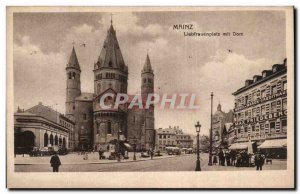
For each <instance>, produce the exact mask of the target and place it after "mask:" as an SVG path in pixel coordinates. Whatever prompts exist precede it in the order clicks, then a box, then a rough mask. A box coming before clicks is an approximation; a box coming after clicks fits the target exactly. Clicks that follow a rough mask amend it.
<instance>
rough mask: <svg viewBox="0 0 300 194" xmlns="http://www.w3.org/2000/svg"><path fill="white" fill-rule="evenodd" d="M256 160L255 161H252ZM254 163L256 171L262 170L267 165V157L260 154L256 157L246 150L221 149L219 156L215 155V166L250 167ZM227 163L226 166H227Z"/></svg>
mask: <svg viewBox="0 0 300 194" xmlns="http://www.w3.org/2000/svg"><path fill="white" fill-rule="evenodd" d="M253 159H254V161H252V160H253ZM252 162H254V165H255V166H256V170H262V166H263V165H264V163H265V156H264V155H263V154H261V153H260V152H257V153H255V155H253V154H250V153H247V151H246V150H241V151H235V150H223V149H220V151H219V152H218V154H214V155H213V165H217V163H219V165H222V166H236V167H250V166H251V164H252ZM225 163H226V164H225Z"/></svg>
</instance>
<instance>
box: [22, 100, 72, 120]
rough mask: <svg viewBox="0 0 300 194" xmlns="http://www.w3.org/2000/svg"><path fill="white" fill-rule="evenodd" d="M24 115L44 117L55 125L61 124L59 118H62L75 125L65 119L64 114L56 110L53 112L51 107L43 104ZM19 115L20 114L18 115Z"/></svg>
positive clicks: (25, 112)
mask: <svg viewBox="0 0 300 194" xmlns="http://www.w3.org/2000/svg"><path fill="white" fill-rule="evenodd" d="M23 113H24V114H32V115H38V116H41V117H44V118H45V119H47V120H50V121H52V122H55V123H58V124H60V123H59V118H60V117H62V118H63V119H64V120H66V121H68V122H71V123H74V122H73V121H71V120H70V119H68V118H67V117H65V116H64V115H63V114H61V113H59V112H57V111H56V110H53V109H52V108H50V107H49V106H45V105H43V104H42V103H41V102H39V104H38V105H35V106H33V107H31V108H29V109H27V110H25V111H24V112H23ZM18 114H19V113H18Z"/></svg>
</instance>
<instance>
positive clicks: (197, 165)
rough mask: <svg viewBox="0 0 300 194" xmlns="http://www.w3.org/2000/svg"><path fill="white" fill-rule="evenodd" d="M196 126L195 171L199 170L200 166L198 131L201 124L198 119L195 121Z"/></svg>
mask: <svg viewBox="0 0 300 194" xmlns="http://www.w3.org/2000/svg"><path fill="white" fill-rule="evenodd" d="M195 127H196V132H197V161H196V170H195V171H201V167H200V156H199V155H200V154H199V152H200V150H199V144H200V142H199V133H200V128H201V125H200V123H199V121H198V122H197V124H196V125H195Z"/></svg>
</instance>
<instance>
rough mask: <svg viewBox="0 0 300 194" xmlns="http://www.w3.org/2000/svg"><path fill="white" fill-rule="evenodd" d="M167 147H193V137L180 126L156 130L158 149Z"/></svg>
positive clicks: (162, 149)
mask: <svg viewBox="0 0 300 194" xmlns="http://www.w3.org/2000/svg"><path fill="white" fill-rule="evenodd" d="M166 147H178V148H192V147H193V138H192V137H191V135H188V134H185V133H184V132H183V130H182V129H179V126H175V127H173V128H172V127H171V126H169V128H166V129H162V128H159V129H158V130H157V131H156V149H158V150H161V151H164V150H165V148H166Z"/></svg>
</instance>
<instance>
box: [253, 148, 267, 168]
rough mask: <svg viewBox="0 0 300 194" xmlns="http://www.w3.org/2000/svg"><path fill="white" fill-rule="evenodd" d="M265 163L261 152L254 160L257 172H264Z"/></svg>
mask: <svg viewBox="0 0 300 194" xmlns="http://www.w3.org/2000/svg"><path fill="white" fill-rule="evenodd" d="M264 161H265V159H264V157H263V156H262V155H261V154H260V152H257V153H256V155H255V158H254V162H255V166H256V170H262V166H263V165H264Z"/></svg>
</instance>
